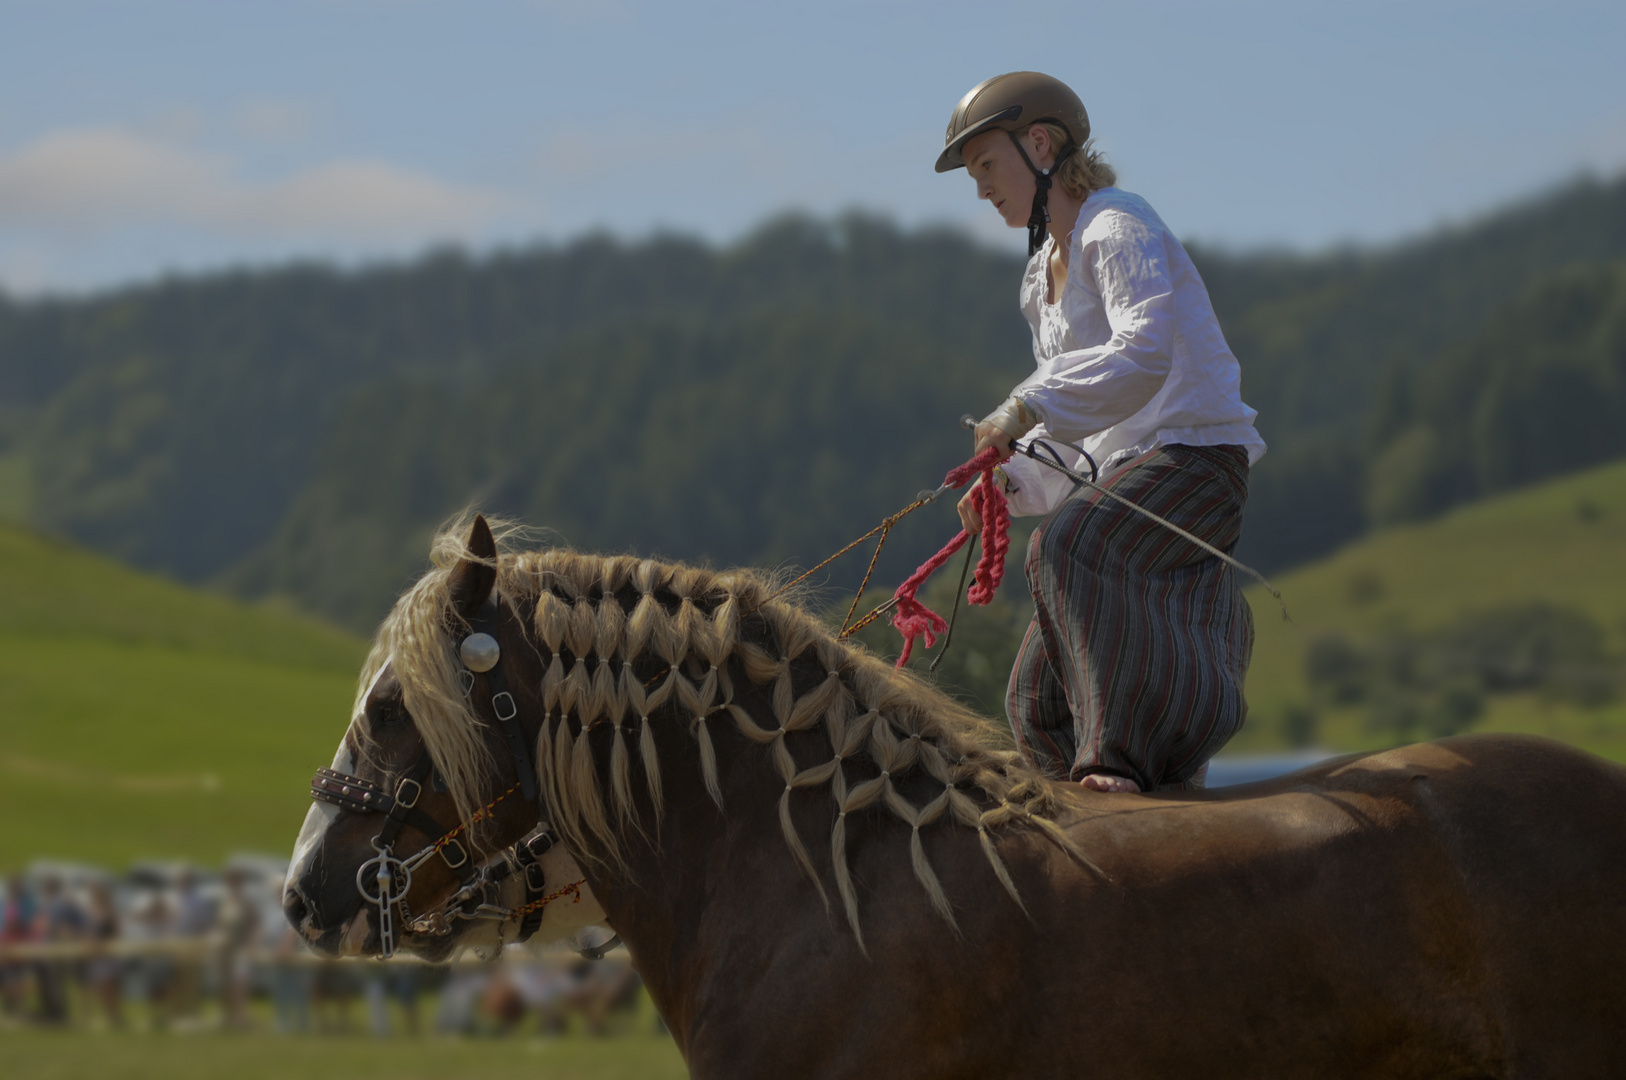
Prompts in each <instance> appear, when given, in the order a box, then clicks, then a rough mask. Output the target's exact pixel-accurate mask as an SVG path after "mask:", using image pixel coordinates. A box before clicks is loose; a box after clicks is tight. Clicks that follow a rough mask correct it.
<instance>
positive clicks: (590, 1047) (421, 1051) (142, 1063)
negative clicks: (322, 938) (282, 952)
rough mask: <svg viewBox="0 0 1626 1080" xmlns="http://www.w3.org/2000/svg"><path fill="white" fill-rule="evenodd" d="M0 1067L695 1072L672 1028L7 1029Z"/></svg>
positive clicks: (428, 1079)
mask: <svg viewBox="0 0 1626 1080" xmlns="http://www.w3.org/2000/svg"><path fill="white" fill-rule="evenodd" d="M0 1072H3V1073H4V1075H6V1076H7V1077H11V1078H14V1080H81V1078H83V1077H87V1076H94V1077H98V1078H100V1080H193V1078H197V1080H204V1078H207V1080H214V1078H217V1077H222V1076H229V1077H232V1078H233V1080H284V1078H286V1077H292V1076H328V1075H335V1076H345V1077H354V1078H371V1077H388V1078H389V1080H446V1078H449V1077H459V1076H479V1077H480V1078H481V1080H510V1078H512V1080H521V1078H523V1080H533V1078H537V1077H548V1078H550V1080H668V1078H670V1080H679V1078H681V1077H685V1076H687V1075H688V1072H687V1070H685V1069H684V1067H683V1061H682V1059H681V1058H680V1057H679V1056H678V1052H677V1047H676V1046H674V1045H673V1043H672V1040H671V1039H669V1038H666V1037H664V1036H652V1035H625V1036H622V1037H620V1038H615V1039H588V1038H585V1037H571V1038H554V1039H547V1040H540V1039H534V1038H509V1039H485V1040H481V1041H479V1042H474V1041H472V1040H464V1039H411V1040H396V1041H391V1042H380V1041H379V1040H378V1039H373V1038H365V1037H360V1036H329V1037H325V1038H321V1039H314V1038H304V1039H298V1038H278V1037H276V1036H272V1035H264V1034H256V1035H219V1034H208V1035H195V1036H174V1035H172V1036H154V1037H143V1036H140V1035H130V1034H123V1033H117V1032H94V1033H90V1034H85V1033H82V1032H67V1031H11V1032H0Z"/></svg>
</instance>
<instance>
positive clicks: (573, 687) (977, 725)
mask: <svg viewBox="0 0 1626 1080" xmlns="http://www.w3.org/2000/svg"><path fill="white" fill-rule="evenodd" d="M459 531H461V534H462V535H467V530H466V529H460V527H458V526H454V527H453V528H452V529H449V530H447V532H445V533H443V534H441V535H440V536H438V537H437V538H436V542H435V553H436V559H435V561H436V563H437V565H436V566H435V567H434V568H433V569H431V570H430V571H429V572H428V573H427V574H425V575H424V577H423V578H422V579H420V580H419V581H418V583H417V584H416V585H415V586H413V588H412V589H411V590H409V591H408V592H407V593H406V594H405V595H404V596H402V597H401V599H400V600H399V601H398V602H397V603H396V605H395V608H394V610H393V611H392V612H391V613H390V615H389V617H388V618H387V619H386V620H385V621H384V624H383V625H382V626H381V627H380V630H379V633H378V636H377V639H376V640H375V643H374V646H373V651H372V655H371V656H370V657H369V659H368V663H367V666H366V667H365V668H364V669H363V672H362V684H363V686H365V685H366V684H368V683H369V682H370V681H371V678H372V677H373V676H374V675H375V674H376V672H377V671H378V670H379V669H380V668H382V666H383V665H384V664H385V663H393V664H394V671H395V674H396V675H397V677H398V678H399V680H400V682H401V685H402V690H403V696H404V698H405V704H406V706H407V709H408V710H409V712H410V713H411V715H412V717H413V720H414V722H415V723H416V725H417V727H418V730H419V732H420V734H421V735H422V737H423V739H424V743H425V745H426V746H427V747H428V750H429V753H430V755H431V756H432V757H433V758H434V761H435V764H436V766H437V767H438V768H439V769H440V770H441V773H442V775H443V776H444V777H445V780H446V783H447V787H448V790H449V792H450V793H451V795H452V797H453V799H454V800H455V801H456V802H457V805H458V807H459V810H460V811H461V812H463V813H464V814H465V815H467V814H469V813H470V812H471V811H472V809H473V808H474V807H476V806H478V805H479V804H480V803H481V802H482V800H483V799H484V798H485V797H486V795H487V794H488V793H487V792H486V790H485V786H486V785H487V784H488V783H489V777H490V776H491V775H493V771H494V770H493V762H492V759H491V756H490V753H489V751H488V750H487V749H486V745H485V742H484V741H483V739H482V738H481V735H480V732H481V729H482V725H481V721H479V719H478V718H477V717H476V716H475V714H474V712H473V710H472V709H471V708H470V706H469V703H468V700H467V699H466V698H465V697H464V696H463V693H462V690H461V686H460V685H459V681H458V676H459V670H460V666H461V665H460V662H459V661H458V658H457V656H456V652H455V648H456V644H455V637H456V635H455V633H454V631H455V629H456V628H457V626H458V624H459V623H460V622H461V620H460V619H459V618H458V617H457V616H456V615H455V614H454V613H453V612H452V606H451V595H450V580H451V572H452V569H453V568H454V566H455V557H456V556H457V555H459V554H465V555H466V552H463V549H462V546H461V541H460V540H458V539H457V538H456V534H457V533H458V532H459ZM497 571H498V573H497V590H498V593H499V594H500V595H501V596H502V597H503V598H504V599H505V600H507V601H508V602H509V603H512V604H513V605H514V606H515V607H516V609H518V610H525V611H529V612H530V614H531V627H530V629H531V632H532V633H533V634H534V637H535V642H536V644H538V645H539V646H541V648H542V649H543V650H544V653H543V655H544V658H545V661H546V668H545V671H544V674H543V676H542V680H541V685H540V687H539V691H540V696H541V700H542V704H543V708H544V710H545V714H544V718H543V721H542V726H541V732H540V735H539V737H538V741H537V769H538V774H539V776H540V777H541V778H542V785H541V786H542V789H543V793H544V796H545V799H546V802H547V808H548V812H549V816H550V824H551V825H552V826H553V827H554V828H555V829H556V830H557V831H558V832H559V834H560V835H561V836H562V838H563V839H564V840H565V841H566V843H567V844H568V845H569V847H570V848H571V849H572V850H573V851H574V852H576V853H577V855H578V857H587V858H591V857H592V854H591V853H593V852H595V851H597V852H606V853H607V858H609V859H610V860H612V861H616V862H620V861H621V860H622V859H623V857H624V853H625V846H624V845H625V844H626V842H627V841H628V839H629V832H632V831H636V832H639V833H643V834H645V835H648V833H649V831H650V830H651V828H653V829H658V828H659V816H660V813H661V809H662V807H663V805H664V800H663V799H662V776H661V766H660V761H659V759H658V755H657V750H656V743H655V739H654V736H653V729H652V727H651V721H650V716H651V715H652V714H654V713H656V712H657V711H658V710H660V709H662V708H664V707H668V706H673V707H675V708H676V709H678V710H679V711H681V712H682V713H685V714H687V715H688V716H689V717H690V718H691V719H690V727H691V732H692V735H693V737H694V738H695V739H696V741H697V743H698V749H699V758H700V764H701V774H702V775H701V780H702V782H703V783H704V785H705V787H706V790H707V791H708V793H709V794H710V795H711V797H712V799H713V800H714V801H716V803H717V804H718V806H719V807H720V808H722V805H723V797H722V792H721V789H720V786H719V782H718V772H717V758H716V750H715V747H714V744H713V741H712V725H714V724H717V723H732V724H733V725H734V727H735V729H736V730H737V731H738V732H739V733H740V734H742V735H743V736H745V738H746V739H747V740H748V741H750V742H752V743H755V744H757V745H759V746H763V747H764V748H766V749H767V750H768V759H769V761H770V763H771V766H772V768H774V769H775V770H776V771H777V772H778V774H779V776H780V779H782V780H783V781H784V784H785V787H784V791H783V794H782V795H781V797H780V800H779V806H778V816H779V821H780V825H781V828H782V831H783V833H784V836H785V840H786V843H787V844H788V845H789V847H790V849H791V853H792V855H793V856H794V858H795V860H796V862H797V863H798V864H799V866H800V867H801V869H802V870H803V871H804V872H805V873H807V875H808V876H809V877H810V878H811V880H812V881H813V882H814V884H815V885H816V886H817V887H818V890H819V892H820V894H821V896H822V895H824V892H825V890H824V886H823V884H822V880H821V877H820V875H819V873H818V871H817V869H816V868H815V866H814V863H813V860H812V858H811V856H810V855H809V853H808V851H807V848H806V846H805V845H804V844H803V843H802V840H801V837H800V836H798V835H797V831H796V829H795V827H794V824H793V822H792V818H791V813H790V796H791V793H792V792H793V791H798V790H801V791H807V790H810V789H818V788H826V789H828V790H829V791H830V793H831V796H832V798H833V800H834V804H835V810H836V817H835V822H834V826H833V830H832V835H831V858H832V862H833V864H834V865H833V871H834V876H835V880H836V886H837V891H838V893H839V894H840V897H841V901H842V905H843V907H844V909H845V911H846V915H847V918H848V921H849V923H850V924H851V926H852V929H853V932H854V934H855V935H857V936H858V940H859V942H860V944H862V941H863V938H862V933H861V931H860V930H859V921H858V910H857V900H856V894H855V890H854V887H853V882H852V879H851V874H850V872H849V870H848V867H847V860H846V850H845V849H846V841H847V816H848V815H849V814H856V813H857V812H859V811H862V810H864V809H867V808H870V807H875V806H885V807H886V808H887V810H889V811H890V812H891V813H892V814H894V815H895V816H896V817H898V818H900V819H901V820H903V821H904V822H905V823H906V824H908V825H910V826H911V836H910V845H909V846H910V862H911V865H912V867H913V870H914V873H915V875H916V877H917V878H918V879H919V881H920V883H921V885H922V886H923V887H924V889H925V891H926V893H927V896H928V898H929V899H930V901H931V903H932V905H933V907H934V908H936V909H937V911H938V912H939V913H940V914H941V915H942V916H943V917H944V918H945V919H946V920H947V921H948V922H949V923H950V924H951V925H952V924H953V923H954V917H953V914H952V911H951V908H950V905H949V902H948V899H947V897H946V895H945V894H944V892H943V889H942V886H941V884H940V883H939V882H938V880H937V877H936V875H935V873H934V872H933V870H932V867H931V865H930V863H929V861H928V860H927V858H926V854H925V850H924V848H923V846H922V844H921V839H920V830H921V829H922V828H923V827H926V826H929V825H932V824H933V823H935V822H937V821H939V820H940V819H947V820H948V821H950V822H953V823H956V824H958V825H959V826H962V827H965V828H969V829H973V830H975V831H976V832H977V833H978V834H979V837H980V840H981V846H982V850H983V852H984V854H985V856H986V857H987V859H988V861H989V862H990V863H991V865H992V867H993V870H994V872H995V874H996V875H997V876H998V878H999V880H1000V881H1001V883H1002V884H1003V885H1004V886H1005V888H1006V890H1007V891H1008V892H1009V893H1010V894H1011V896H1012V897H1013V898H1015V899H1016V900H1017V902H1018V903H1019V904H1020V903H1021V900H1020V897H1018V896H1017V893H1016V889H1015V886H1014V884H1013V883H1012V881H1011V878H1010V876H1009V874H1008V873H1007V872H1006V870H1005V867H1004V865H1003V863H1002V862H1001V860H1000V858H999V855H998V853H997V851H996V850H995V847H994V844H993V842H992V840H991V838H990V836H989V833H988V830H989V829H991V828H994V827H997V826H999V825H1002V824H1006V823H1009V822H1014V821H1026V822H1030V823H1032V824H1034V825H1037V826H1039V827H1040V828H1043V829H1044V831H1045V832H1046V833H1047V834H1048V835H1050V836H1051V837H1052V839H1055V840H1056V841H1057V842H1058V843H1060V844H1061V845H1062V846H1064V847H1067V848H1069V850H1070V851H1071V853H1072V854H1073V855H1074V856H1075V857H1077V858H1080V859H1083V856H1082V853H1080V852H1078V851H1077V849H1076V847H1073V846H1072V845H1071V841H1069V840H1067V839H1066V837H1065V836H1064V835H1062V834H1061V832H1060V830H1059V829H1058V828H1056V827H1055V826H1054V824H1053V823H1052V822H1051V821H1050V820H1049V817H1050V814H1051V813H1052V812H1053V810H1054V809H1055V805H1054V803H1053V801H1052V796H1051V794H1050V790H1049V788H1048V787H1047V786H1046V785H1045V784H1044V783H1043V782H1042V780H1041V779H1040V777H1039V776H1038V774H1036V773H1034V772H1033V771H1032V770H1031V769H1029V768H1028V767H1027V766H1026V765H1025V764H1024V763H1023V762H1022V761H1021V760H1020V759H1019V758H1018V757H1017V756H1016V755H1015V754H1012V753H1010V752H1008V751H1002V750H999V749H997V748H995V747H994V746H993V745H992V737H991V735H992V733H991V731H990V724H989V721H987V720H985V719H983V718H982V717H979V716H977V715H975V714H974V713H972V712H970V711H969V710H968V709H966V708H964V707H963V706H961V705H959V704H958V703H956V702H954V701H953V700H952V699H950V698H948V697H947V696H946V695H944V694H942V693H940V692H939V691H937V690H936V689H934V688H932V687H931V686H929V685H927V684H926V683H924V682H922V681H921V680H919V679H917V678H915V677H914V676H913V675H910V674H908V673H904V672H898V671H895V670H894V669H893V668H892V666H891V665H890V664H887V663H885V662H884V661H882V660H880V659H879V658H877V657H875V656H874V655H872V654H870V653H869V652H868V651H867V650H865V649H864V648H863V647H862V646H856V645H851V644H848V643H846V642H844V641H840V640H838V639H836V638H835V637H834V635H832V634H831V633H830V631H829V629H828V628H827V627H825V626H824V625H823V624H822V623H821V622H820V621H819V620H818V619H817V618H816V617H814V616H813V615H811V614H810V613H808V612H807V611H806V610H805V609H803V608H802V607H800V606H799V605H797V604H795V603H792V602H787V601H785V600H781V599H775V598H774V596H773V594H774V582H773V580H772V579H771V578H769V577H768V576H766V575H764V574H761V573H758V572H755V571H749V570H730V571H724V572H717V571H712V570H708V569H703V568H698V567H690V566H684V565H681V564H671V563H663V562H658V561H655V560H651V559H638V558H635V557H632V556H625V555H615V556H598V555H588V554H582V553H578V552H573V551H568V550H557V549H555V550H544V551H529V552H522V553H509V552H505V553H503V554H501V555H500V556H499V557H498V559H497ZM730 661H734V664H733V665H731V664H730ZM814 663H816V664H817V665H818V668H822V670H823V671H824V672H825V676H824V677H823V678H822V679H818V680H817V681H815V682H814V683H813V684H812V685H810V686H809V685H806V681H807V669H808V667H809V666H811V665H812V664H814ZM635 665H637V669H635ZM797 665H800V672H801V681H802V686H801V688H800V690H799V691H798V689H797V685H796V683H795V682H794V681H793V667H795V666H797ZM651 668H654V669H656V670H655V674H654V677H653V678H651V677H650V674H649V671H650V669H651ZM640 669H641V670H642V672H643V673H642V674H639V670H640ZM734 670H738V671H742V672H743V673H744V674H745V676H746V677H747V678H748V679H749V680H750V681H751V682H752V683H754V684H756V685H758V686H761V687H765V688H767V693H766V695H765V696H766V697H767V698H768V699H769V700H770V701H771V703H772V709H771V711H772V716H771V718H770V717H766V716H764V717H754V716H752V715H751V714H750V713H749V712H748V711H747V710H745V709H744V708H742V707H741V706H740V705H738V704H737V703H735V700H734V687H733V681H732V680H733V675H732V674H731V671H734ZM815 670H817V669H815ZM646 680H647V681H646ZM364 700H365V690H361V691H358V695H357V709H358V711H359V709H360V708H361V705H362V703H363V702H364ZM572 717H573V718H574V719H575V721H576V723H575V725H574V726H572V724H571V722H570V721H571V718H572ZM605 724H608V725H610V726H611V727H612V728H613V735H612V741H611V751H610V757H609V761H608V768H607V783H606V782H605V781H604V780H601V774H600V769H599V765H598V763H597V762H596V761H595V759H594V757H593V751H592V748H591V745H590V743H589V734H590V732H591V731H592V729H593V728H595V727H598V726H601V725H605ZM817 729H822V730H823V731H824V733H825V734H826V736H827V738H828V741H829V746H830V751H831V756H830V758H829V759H828V760H826V761H825V762H823V763H821V764H819V765H816V766H813V767H810V768H805V769H804V768H800V767H799V766H798V765H797V764H796V761H795V759H794V758H793V756H792V755H791V753H790V751H789V749H788V747H787V746H786V738H787V736H789V735H791V734H794V733H797V732H803V731H810V730H817ZM633 744H636V753H637V756H638V758H639V760H640V764H641V765H642V772H643V774H644V779H643V784H644V787H645V790H646V791H647V794H648V797H649V802H650V805H652V806H653V807H654V811H655V815H656V820H655V821H653V822H644V821H642V820H640V817H639V813H638V811H637V809H636V802H635V798H634V789H635V781H634V779H633V775H632V772H633V771H632V767H631V762H632V758H633V754H634V749H633ZM866 759H867V761H868V762H869V763H871V764H872V765H873V769H874V771H876V772H878V775H874V776H868V777H867V778H862V779H852V778H849V777H848V775H847V771H846V768H845V767H844V763H845V762H849V761H853V762H858V761H863V760H866ZM862 771H864V772H869V771H870V770H862ZM913 775H923V776H926V777H929V778H930V779H931V780H932V781H935V782H936V784H937V785H940V788H941V790H940V792H939V793H938V794H937V795H936V796H935V797H934V798H930V799H928V800H926V801H925V803H924V804H923V805H916V804H914V803H913V802H911V801H910V800H909V799H908V798H906V797H905V796H904V795H903V794H902V793H901V792H900V791H899V789H898V787H897V785H896V784H895V783H894V781H895V780H900V779H903V778H905V777H907V776H913ZM605 788H607V789H608V790H605ZM1085 861H1087V860H1085ZM825 902H826V904H827V905H828V904H829V902H830V901H829V898H828V897H827V896H826V897H825Z"/></svg>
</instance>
